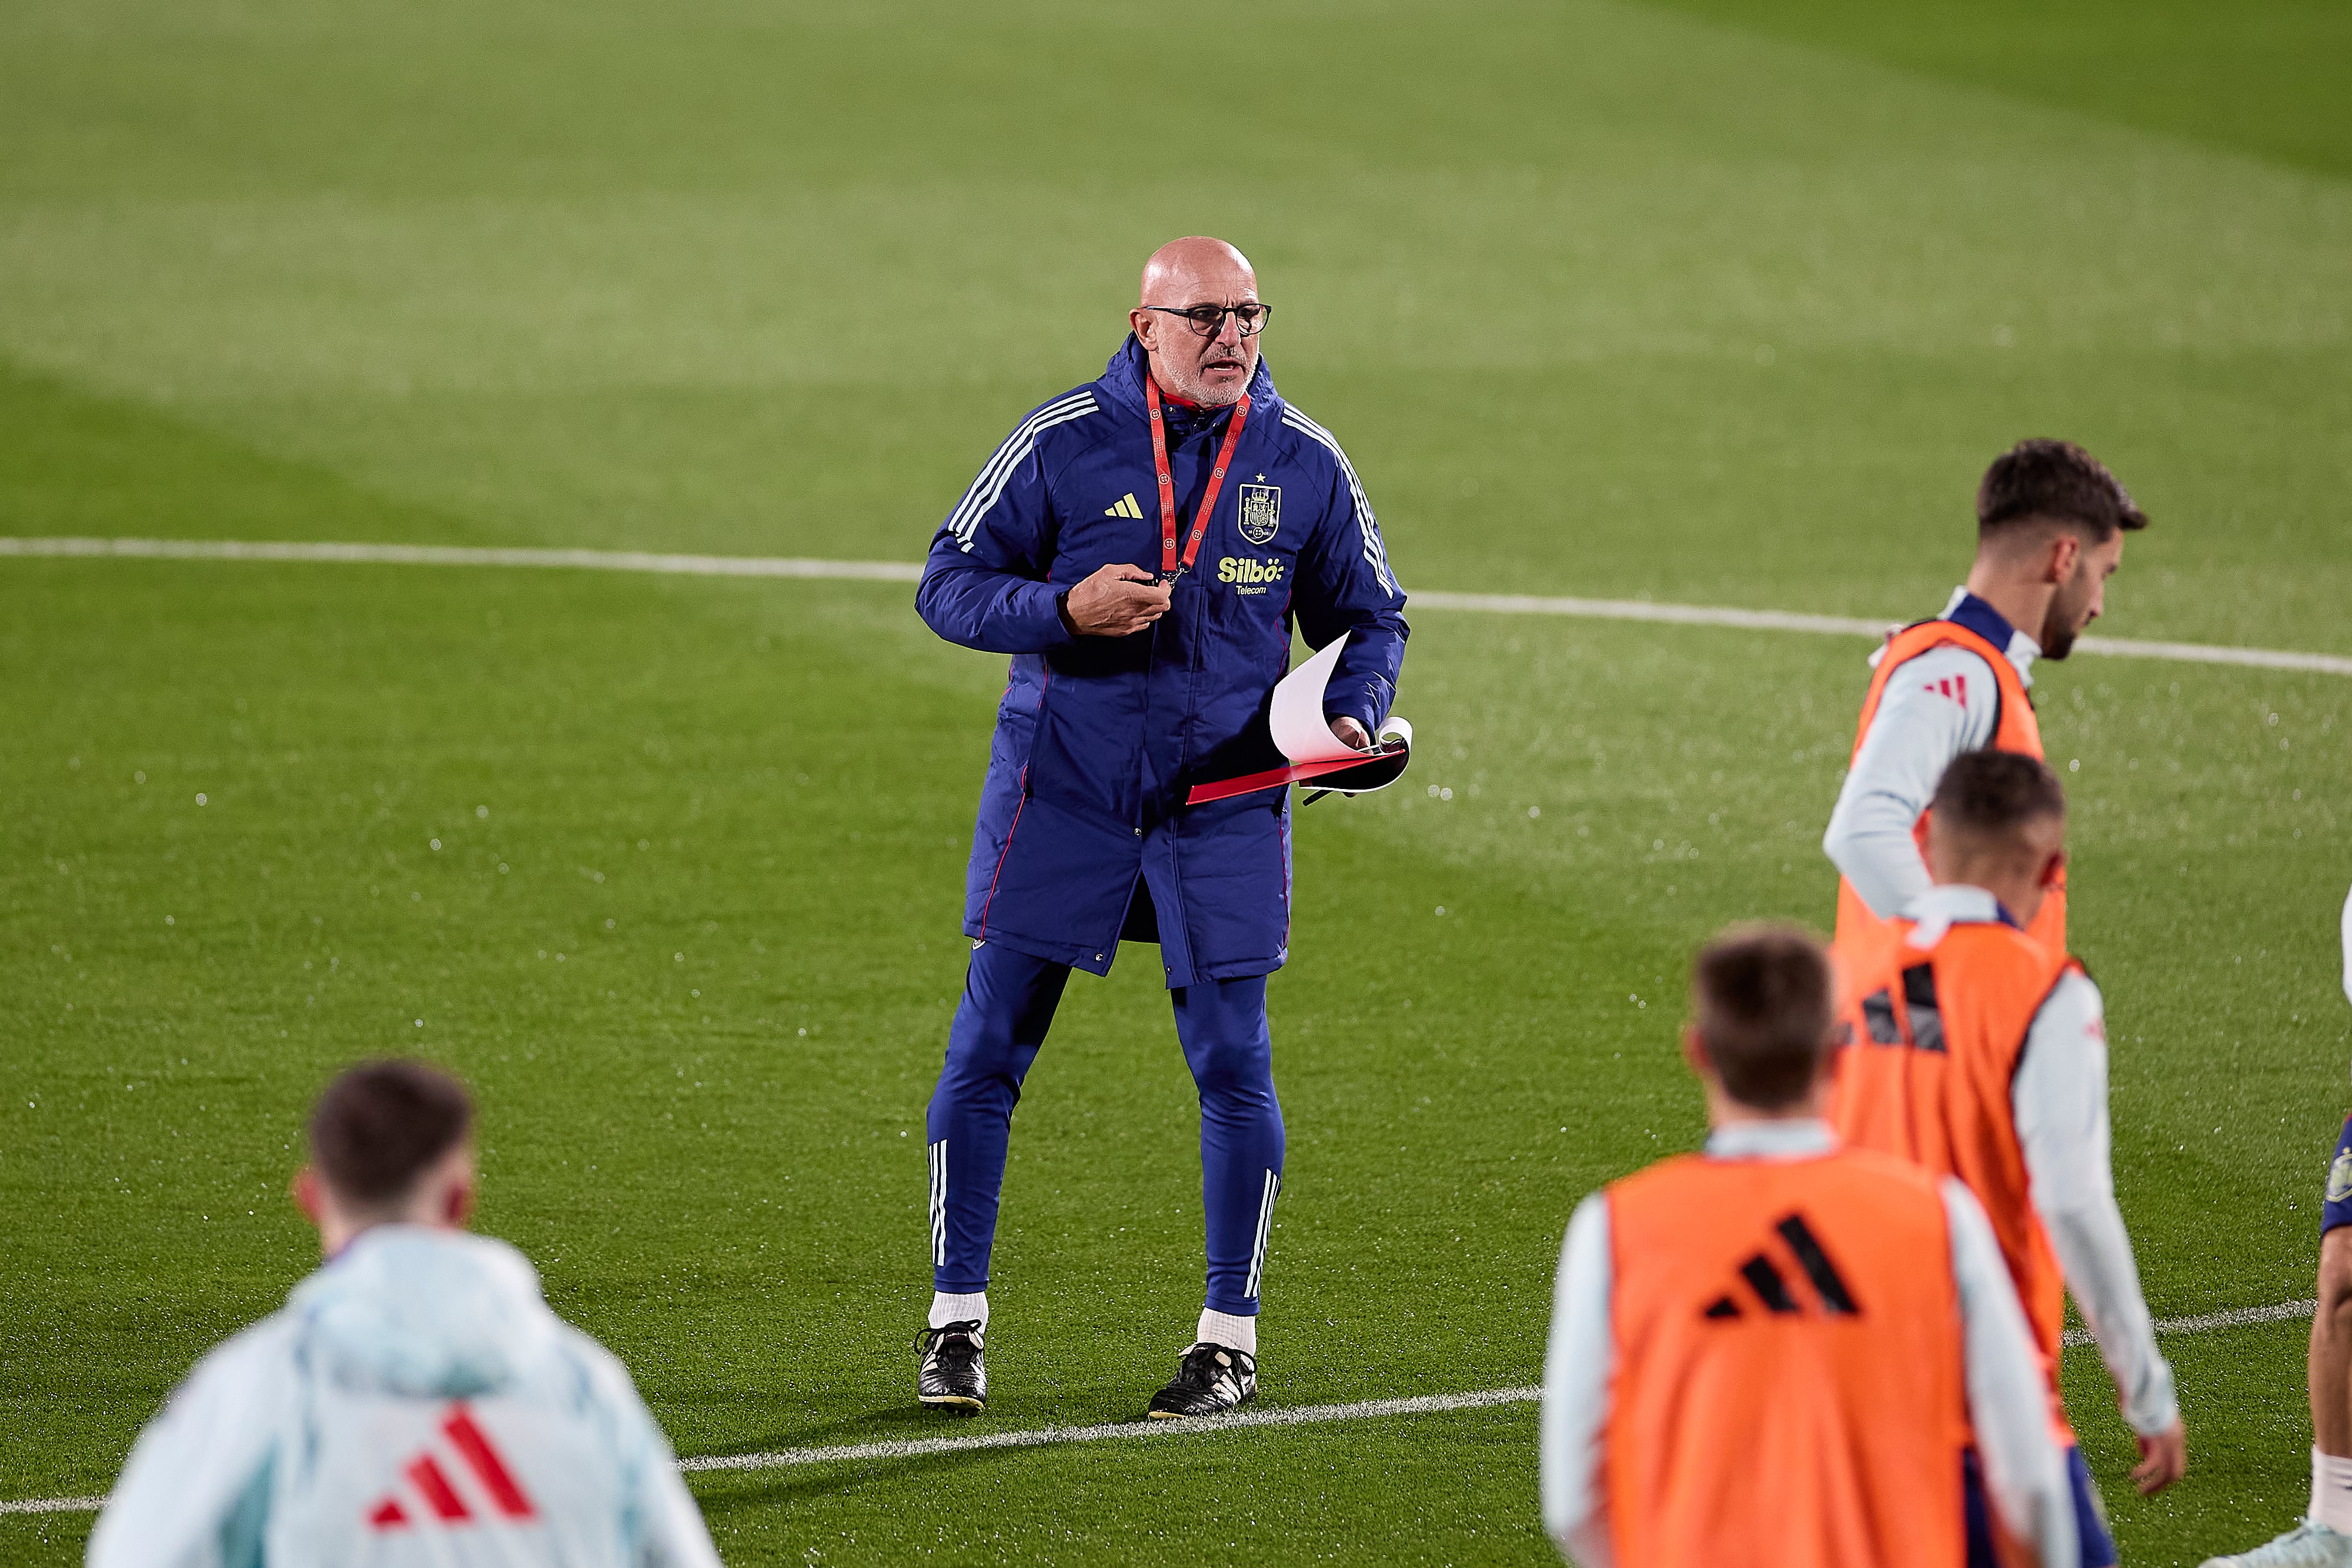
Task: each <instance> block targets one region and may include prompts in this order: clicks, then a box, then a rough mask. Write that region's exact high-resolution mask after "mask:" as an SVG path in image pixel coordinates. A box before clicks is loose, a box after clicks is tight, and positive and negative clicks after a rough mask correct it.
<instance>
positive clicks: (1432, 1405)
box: [0, 1301, 2319, 1514]
mask: <svg viewBox="0 0 2352 1568" xmlns="http://www.w3.org/2000/svg"><path fill="white" fill-rule="evenodd" d="M2318 1310H2319V1303H2318V1302H2316V1301H2280V1302H2277V1303H2275V1304H2274V1305H2272V1306H2267V1307H2235V1308H2232V1309H2231V1310H2230V1311H2228V1312H2203V1313H2200V1314H2199V1315H2197V1316H2195V1317H2189V1318H2158V1320H2157V1321H2156V1332H2157V1333H2160V1334H2184V1333H2212V1332H2213V1331H2214V1330H2215V1329H2231V1328H2243V1327H2245V1326H2247V1325H2248V1324H2251V1323H2273V1322H2287V1321H2290V1320H2292V1319H2296V1318H2307V1317H2309V1316H2311V1315H2312V1313H2314V1312H2316V1311H2318ZM2066 1343H2068V1344H2088V1343H2091V1335H2090V1332H2089V1331H2088V1330H2087V1329H2068V1330H2067V1331H2066ZM1542 1396H1543V1390H1542V1389H1540V1388H1537V1387H1527V1388H1482V1389H1475V1390H1473V1391H1472V1392H1470V1393H1467V1394H1423V1395H1417V1396H1413V1397H1412V1398H1407V1399H1360V1400H1357V1401H1355V1402H1354V1403H1352V1404H1348V1405H1296V1406H1288V1407H1281V1406H1277V1407H1275V1408H1271V1409H1261V1410H1243V1411H1239V1412H1237V1413H1235V1414H1234V1415H1231V1416H1207V1417H1196V1418H1193V1419H1191V1420H1183V1421H1103V1422H1098V1423H1097V1424H1096V1425H1094V1426H1091V1427H1031V1428H1029V1429H1028V1430H1026V1431H1021V1432H979V1433H974V1434H972V1435H971V1436H968V1437H895V1438H890V1439H887V1440H886V1441H883V1442H878V1443H842V1444H835V1445H834V1446H832V1447H830V1448H777V1449H774V1450H772V1451H771V1452H767V1453H758V1454H704V1455H701V1456H699V1457H698V1458H687V1459H680V1460H679V1461H678V1463H677V1468H678V1469H681V1470H684V1471H686V1472H687V1473H688V1475H695V1474H701V1473H709V1472H713V1471H727V1470H781V1469H792V1468H793V1467H795V1466H799V1465H836V1464H855V1463H857V1462H859V1461H861V1460H870V1459H919V1458H925V1457H926V1456H928V1455H931V1454H971V1453H980V1452H983V1451H985V1450H987V1449H990V1448H1051V1447H1058V1446H1060V1445H1063V1444H1067V1443H1101V1442H1109V1441H1115V1440H1118V1439H1120V1438H1128V1437H1188V1436H1201V1435H1205V1434H1208V1433H1211V1432H1236V1431H1242V1430H1245V1429H1250V1428H1255V1427H1309V1426H1316V1425H1318V1424H1321V1423H1323V1422H1328V1421H1367V1420H1372V1419H1375V1418H1377V1417H1379V1416H1435V1415H1443V1414H1444V1413H1445V1412H1447V1411H1449V1410H1481V1409H1485V1408H1486V1407H1488V1406H1496V1405H1526V1404H1530V1403H1533V1402H1534V1401H1535V1400H1538V1399H1540V1398H1541V1397H1542ZM105 1505H106V1500H105V1499H104V1498H102V1497H37V1498H25V1499H21V1500H15V1501H6V1500H0V1514H7V1513H94V1512H96V1511H98V1510H99V1509H100V1508H103V1507H104V1506H105Z"/></svg>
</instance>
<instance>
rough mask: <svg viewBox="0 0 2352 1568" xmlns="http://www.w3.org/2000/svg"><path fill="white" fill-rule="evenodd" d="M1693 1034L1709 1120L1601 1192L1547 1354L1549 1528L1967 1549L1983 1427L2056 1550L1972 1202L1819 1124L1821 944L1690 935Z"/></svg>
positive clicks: (1725, 1549) (1711, 1559)
mask: <svg viewBox="0 0 2352 1568" xmlns="http://www.w3.org/2000/svg"><path fill="white" fill-rule="evenodd" d="M1691 988H1692V991H1693V994H1694V998H1695V1001H1696V1012H1697V1021H1696V1024H1695V1025H1694V1026H1693V1027H1692V1028H1691V1029H1690V1030H1689V1031H1688V1032H1687V1034H1686V1035H1685V1039H1684V1043H1683V1049H1684V1054H1685V1057H1686V1058H1687V1060H1688V1061H1689V1062H1690V1064H1691V1067H1692V1069H1693V1071H1696V1073H1697V1074H1698V1076H1699V1079H1700V1082H1703V1083H1704V1084H1705V1085H1706V1105H1707V1120H1708V1123H1709V1124H1710V1125H1711V1126H1712V1127H1713V1128H1714V1131H1713V1132H1712V1133H1711V1134H1709V1135H1708V1137H1707V1141H1706V1150H1705V1152H1704V1153H1702V1154H1697V1155H1684V1156H1682V1157H1680V1158H1677V1159H1671V1160H1667V1161H1665V1162H1664V1163H1663V1164H1660V1165H1655V1166H1651V1167H1650V1168H1649V1169H1648V1170H1645V1171H1643V1172H1641V1173H1640V1174H1638V1175H1636V1176H1629V1177H1627V1178H1626V1179H1625V1180H1623V1181H1620V1182H1616V1183H1613V1184H1612V1185H1611V1186H1608V1187H1607V1188H1605V1189H1603V1190H1602V1191H1601V1192H1598V1193H1595V1194H1593V1195H1592V1196H1591V1197H1588V1198H1586V1199H1585V1200H1584V1202H1583V1203H1582V1204H1581V1205H1580V1206H1579V1207H1578V1208H1577V1210H1576V1218H1574V1219H1573V1220H1572V1221H1570V1225H1569V1228H1568V1242H1567V1246H1566V1247H1565V1249H1563V1250H1562V1253H1561V1256H1560V1264H1559V1289H1558V1294H1557V1296H1556V1299H1555V1301H1554V1305H1553V1310H1552V1323H1551V1344H1550V1349H1549V1354H1547V1355H1546V1357H1545V1360H1544V1389H1543V1416H1542V1433H1543V1437H1542V1444H1543V1448H1542V1484H1543V1514H1544V1527H1545V1529H1546V1530H1547V1531H1549V1533H1550V1535H1551V1538H1552V1539H1553V1540H1554V1541H1555V1542H1558V1543H1559V1547H1560V1549H1561V1550H1562V1551H1563V1552H1567V1553H1568V1554H1569V1555H1570V1557H1571V1558H1573V1559H1575V1560H1576V1561H1577V1562H1579V1563H1583V1564H1585V1565H1586V1568H1597V1565H1599V1564H1603V1563H1608V1564H1614V1565H1616V1568H1653V1565H1673V1568H1682V1565H1684V1564H1692V1565H1697V1564H1704V1565H1706V1568H1737V1565H1740V1564H1750V1563H1776V1564H1777V1563H1804V1564H1806V1565H1807V1568H1863V1565H1865V1564H1867V1565H1871V1568H1891V1565H1893V1564H1897V1563H1900V1564H1905V1565H1906V1568H1960V1564H1961V1563H1962V1561H1963V1555H1964V1552H1965V1551H1966V1543H1967V1534H1966V1529H1965V1525H1964V1522H1963V1520H1964V1508H1965V1503H1964V1498H1965V1496H1966V1493H1965V1491H1964V1486H1963V1479H1962V1475H1963V1470H1964V1469H1966V1468H1968V1466H1969V1464H1970V1462H1971V1461H1970V1460H1969V1458H1967V1454H1968V1448H1969V1430H1970V1428H1971V1427H1973V1428H1974V1430H1975V1434H1976V1444H1977V1450H1978V1452H1979V1454H1980V1455H1981V1456H1982V1458H1981V1466H1982V1470H1983V1473H1984V1476H1985V1477H1986V1479H1988V1480H1989V1482H1990V1490H1991V1494H1992V1501H1993V1505H1994V1508H1995V1510H1996V1511H1997V1512H1998V1514H1999V1517H2000V1520H2001V1521H2002V1523H2003V1524H2004V1525H2005V1526H2006V1527H2007V1528H2008V1530H2009V1531H2010V1533H2011V1538H2012V1539H2013V1541H2014V1542H2016V1543H2017V1544H2018V1545H2019V1546H2020V1547H2021V1548H2022V1549H2024V1550H2026V1551H2029V1552H2031V1553H2032V1559H2031V1560H2032V1561H2034V1562H2038V1563H2041V1564H2042V1568H2059V1565H2062V1564H2070V1563H2073V1562H2074V1554H2075V1550H2076V1548H2075V1542H2074V1510H2073V1507H2072V1505H2071V1503H2070V1501H2069V1499H2068V1497H2067V1490H2066V1472H2065V1469H2064V1467H2063V1464H2062V1463H2061V1461H2060V1458H2059V1454H2058V1448H2057V1446H2056V1444H2055V1443H2053V1441H2052V1438H2051V1434H2050V1427H2049V1423H2048V1419H2047V1416H2046V1415H2045V1411H2044V1403H2043V1400H2044V1396H2043V1393H2042V1373H2041V1368H2040V1366H2039V1364H2037V1361H2036V1358H2035V1354H2034V1349H2033V1343H2032V1337H2031V1335H2030V1334H2029V1333H2028V1331H2027V1328H2026V1324H2025V1318H2024V1314H2023V1312H2022V1311H2021V1309H2020V1308H2019V1306H2018V1301H2017V1293H2016V1291H2014V1290H2013V1289H2012V1288H2011V1285H2010V1281H2009V1274H2008V1270H2005V1269H2003V1268H2002V1266H2001V1260H2000V1249H1999V1248H1998V1247H1997V1246H1996V1245H1995V1243H1994V1240H1993V1237H1992V1232H1991V1229H1990V1228H1989V1227H1988V1226H1987V1225H1986V1223H1985V1217H1984V1213H1983V1211H1982V1210H1981V1209H1980V1208H1979V1207H1977V1202H1976V1199H1975V1198H1973V1197H1970V1196H1969V1192H1968V1189H1967V1188H1966V1187H1964V1186H1961V1185H1960V1184H1959V1183H1958V1182H1957V1181H1953V1180H1950V1179H1948V1178H1946V1179H1940V1180H1939V1179H1938V1178H1937V1177H1935V1176H1930V1175H1928V1174H1927V1172H1925V1171H1923V1170H1920V1169H1919V1168H1918V1167H1917V1166H1913V1165H1910V1164H1907V1163H1906V1162H1904V1161H1900V1160H1895V1159H1890V1158H1888V1157H1887V1156H1886V1155H1880V1154H1874V1153H1868V1152H1865V1151H1863V1150H1859V1149H1848V1148H1843V1147H1841V1146H1840V1145H1839V1144H1838V1141H1837V1138H1836V1135H1835V1134H1832V1132H1831V1130H1830V1128H1829V1126H1828V1124H1826V1123H1824V1122H1823V1121H1822V1102H1823V1100H1824V1098H1825V1097H1826V1095H1827V1093H1828V1092H1829V1085H1830V1076H1831V1074H1832V1072H1833V1071H1834V1070H1835V1060H1836V1055H1837V1053H1836V1052H1835V1051H1832V1047H1831V1043H1830V1037H1831V1025H1832V1015H1831V1001H1832V981H1831V977H1830V969H1829V963H1828V960H1827V958H1826V956H1824V955H1823V954H1822V950H1821V948H1820V947H1819V946H1818V945H1816V944H1815V943H1814V942H1813V940H1812V939H1811V937H1809V936H1806V935H1805V934H1804V933H1802V932H1801V931H1797V930H1794V929H1789V928H1776V927H1759V928H1750V929H1747V930H1735V931H1732V932H1730V933H1727V934H1726V935H1725V936H1723V937H1721V938H1719V939H1717V941H1716V943H1715V944H1714V945H1713V946H1710V947H1708V948H1707V949H1706V951H1705V952H1703V953H1701V954H1700V955H1699V956H1698V961H1697V964H1696V967H1695V968H1694V971H1693V976H1692V987H1691Z"/></svg>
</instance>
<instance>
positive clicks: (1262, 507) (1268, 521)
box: [1242, 485, 1282, 545]
mask: <svg viewBox="0 0 2352 1568" xmlns="http://www.w3.org/2000/svg"><path fill="white" fill-rule="evenodd" d="M1281 527H1282V486H1279V485H1244V486H1242V538H1245V539H1247V540H1249V542H1250V543H1252V544H1254V545H1262V544H1264V543H1265V542H1266V541H1267V540H1268V539H1271V538H1274V536H1275V531H1276V529H1278V528H1281Z"/></svg>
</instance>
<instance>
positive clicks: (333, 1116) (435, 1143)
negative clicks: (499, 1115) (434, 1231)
mask: <svg viewBox="0 0 2352 1568" xmlns="http://www.w3.org/2000/svg"><path fill="white" fill-rule="evenodd" d="M473 1127H474V1102H473V1100H472V1099H471V1098H470V1097H469V1096H468V1095H467V1093H466V1086H465V1085H464V1084H462V1083H460V1082H457V1080H456V1079H455V1078H452V1077H450V1076H449V1074H447V1073H446V1072H444V1071H441V1070H440V1069H438V1068H436V1067H428V1066H426V1065H425V1063H424V1062H421V1061H399V1060H392V1061H363V1062H362V1063H360V1065H358V1066H357V1067H353V1068H350V1069H347V1070H346V1071H343V1072H342V1073H341V1074H340V1075H339V1076H337V1078H336V1079H335V1081H334V1082H332V1083H330V1084H328V1085H327V1089H326V1092H325V1093H323V1094H321V1095H320V1096H319V1103H318V1104H317V1105H315V1106H313V1107H312V1108H311V1111H310V1158H311V1159H312V1160H313V1161H314V1162H316V1164H317V1166H318V1167H319V1174H320V1176H321V1177H323V1178H324V1179H325V1181H326V1184H327V1186H329V1187H331V1188H332V1189H333V1190H334V1193H335V1195H336V1196H337V1197H341V1198H344V1199H346V1200H348V1201H350V1202H352V1203H356V1204H362V1205H365V1206H368V1207H379V1206H388V1205H394V1204H397V1203H399V1202H400V1201H401V1200H402V1199H404V1198H405V1197H408V1195H409V1194H410V1193H411V1192H413V1191H415V1187H416V1183H417V1181H418V1179H419V1178H420V1177H422V1176H424V1175H425V1172H426V1171H427V1170H429V1169H431V1168H432V1166H433V1164H434V1162H436V1160H439V1159H440V1158H441V1157H442V1156H443V1155H446V1154H447V1153H448V1152H449V1151H450V1150H451V1149H454V1148H456V1147H457V1145H458V1144H459V1143H461V1142H463V1141H464V1139H465V1138H466V1136H467V1134H469V1133H471V1132H472V1131H473Z"/></svg>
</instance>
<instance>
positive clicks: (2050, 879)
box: [2033, 849, 2066, 893]
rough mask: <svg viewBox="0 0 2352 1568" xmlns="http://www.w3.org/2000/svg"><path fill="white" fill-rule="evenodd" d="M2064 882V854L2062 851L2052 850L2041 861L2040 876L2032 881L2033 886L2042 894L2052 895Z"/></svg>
mask: <svg viewBox="0 0 2352 1568" xmlns="http://www.w3.org/2000/svg"><path fill="white" fill-rule="evenodd" d="M2065 880H2066V852H2065V851H2064V850H2063V849H2055V850H2052V851H2051V852H2050V853H2049V855H2048V856H2047V857H2046V858H2045V859H2044V860H2043V861H2042V874H2041V875H2040V876H2038V877H2036V878H2035V879H2034V883H2033V885H2034V886H2036V887H2038V888H2040V889H2041V890H2042V892H2044V893H2054V892H2056V891H2057V890H2058V887H2059V886H2060V884H2061V883H2064V882H2065Z"/></svg>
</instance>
